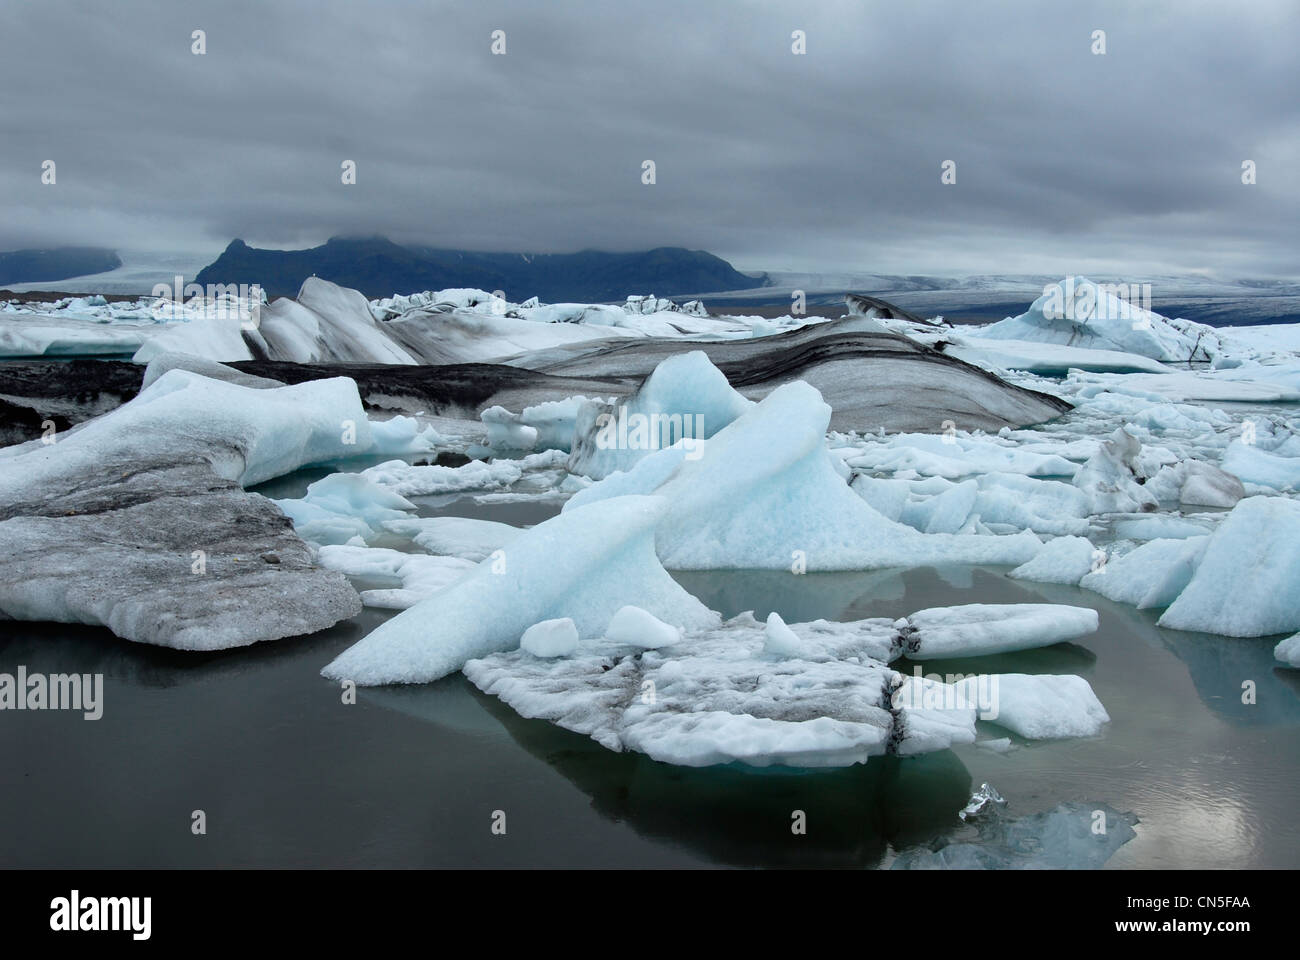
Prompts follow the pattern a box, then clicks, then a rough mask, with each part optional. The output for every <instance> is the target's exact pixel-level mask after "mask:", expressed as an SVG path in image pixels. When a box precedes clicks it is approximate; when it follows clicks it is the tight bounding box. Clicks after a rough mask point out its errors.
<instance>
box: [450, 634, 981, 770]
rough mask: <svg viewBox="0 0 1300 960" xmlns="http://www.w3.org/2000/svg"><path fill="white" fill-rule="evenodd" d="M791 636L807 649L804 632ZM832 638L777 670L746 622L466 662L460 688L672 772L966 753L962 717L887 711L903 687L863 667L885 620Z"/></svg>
mask: <svg viewBox="0 0 1300 960" xmlns="http://www.w3.org/2000/svg"><path fill="white" fill-rule="evenodd" d="M832 626H833V627H839V626H842V625H838V624H836V625H832ZM795 629H797V630H806V631H807V635H806V642H808V643H809V644H810V645H814V644H816V643H817V641H816V629H815V627H814V626H813V625H804V626H802V627H796V628H795ZM830 637H831V638H833V640H832V641H831V642H830V643H826V644H821V645H820V646H821V647H822V651H823V652H822V654H821V655H820V656H815V657H813V658H811V659H792V658H784V657H783V658H777V657H774V656H773V655H772V654H771V653H768V652H767V651H766V650H765V629H764V627H763V625H762V624H759V623H758V622H757V621H755V620H754V618H753V617H752V616H750V615H748V614H742V615H741V616H740V617H737V618H735V619H734V620H732V621H728V623H727V624H725V625H722V626H720V627H715V628H714V629H712V630H710V631H707V632H696V633H693V634H691V635H690V636H689V638H688V639H687V640H685V641H683V642H681V643H679V644H675V645H670V646H666V647H660V648H658V649H653V650H645V649H642V648H640V647H632V646H627V645H621V644H618V643H615V642H613V641H611V640H608V639H605V638H600V639H596V640H590V641H584V643H583V644H582V645H581V646H580V647H579V649H578V651H577V652H576V653H575V654H574V655H573V656H571V657H568V658H564V659H542V658H538V657H535V656H533V655H532V654H530V653H527V652H526V651H522V650H516V651H511V652H509V653H498V654H494V655H493V656H490V657H486V658H483V659H476V660H471V661H469V662H468V663H466V664H465V675H466V676H467V677H468V678H469V679H470V680H471V681H472V682H473V683H474V684H475V685H476V686H478V687H479V689H481V690H483V691H484V692H485V693H489V694H492V695H494V696H497V697H499V698H500V699H502V700H503V701H505V702H506V703H507V704H509V705H510V706H511V707H513V708H514V710H515V711H516V712H518V713H519V714H520V715H521V716H524V717H536V718H542V719H546V720H549V721H551V722H552V723H556V724H558V725H559V726H561V727H564V728H565V729H568V730H573V731H575V732H577V733H582V734H585V735H587V736H590V737H592V738H593V739H594V740H596V741H597V742H598V743H600V744H601V745H602V746H605V747H606V748H608V749H611V750H615V751H621V750H635V751H638V752H640V753H644V754H646V755H648V756H650V757H652V758H653V759H655V760H660V761H662V762H665V763H673V764H678V765H681V766H690V767H700V766H710V765H714V764H721V763H734V762H739V763H743V764H747V765H750V766H760V767H761V766H771V765H783V766H793V767H833V766H848V765H851V764H854V763H861V762H863V761H865V760H867V759H868V758H870V757H873V756H881V755H884V754H886V753H896V754H908V753H912V752H922V751H924V750H938V749H944V748H945V747H947V746H951V745H952V744H954V743H970V742H972V741H973V740H974V738H975V712H974V710H973V709H972V708H966V707H954V708H952V709H943V708H942V707H939V708H928V709H923V708H921V707H916V708H913V707H911V706H906V705H905V706H899V707H895V706H894V703H893V699H894V693H895V691H896V690H897V689H899V688H900V686H901V685H902V684H903V683H904V680H905V678H903V677H902V675H900V674H898V673H896V672H895V671H893V670H890V669H889V668H888V667H887V666H886V665H885V664H884V663H883V662H880V661H879V660H877V659H874V658H873V656H872V653H875V652H880V651H881V650H882V647H883V649H888V640H887V639H885V638H887V637H888V621H883V622H878V623H877V624H875V629H871V630H865V631H859V632H857V634H856V636H850V635H849V634H848V632H847V631H838V630H837V631H834V632H833V633H831V634H830ZM855 641H856V642H855ZM832 651H833V653H832ZM907 679H910V678H907ZM938 686H940V687H942V686H944V685H943V684H939V685H938ZM943 699H944V698H943V697H942V695H940V696H938V697H935V698H934V700H935V701H937V702H940V703H942V701H943ZM913 700H916V701H919V698H907V699H906V700H905V701H904V702H905V703H910V702H913Z"/></svg>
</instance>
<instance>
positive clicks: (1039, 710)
mask: <svg viewBox="0 0 1300 960" xmlns="http://www.w3.org/2000/svg"><path fill="white" fill-rule="evenodd" d="M990 681H991V682H990ZM982 684H986V685H988V686H989V687H990V688H991V689H992V691H993V699H994V709H993V710H992V711H991V712H990V713H991V715H990V714H988V713H984V712H981V714H980V719H981V720H991V721H993V722H995V723H998V724H1001V725H1002V726H1004V727H1006V728H1007V729H1008V730H1010V731H1011V732H1012V733H1017V734H1019V735H1020V736H1022V737H1024V738H1025V739H1026V740H1057V739H1062V738H1065V737H1091V736H1095V735H1096V734H1098V733H1100V732H1101V728H1102V727H1103V726H1104V725H1105V724H1107V723H1109V722H1110V716H1109V715H1108V714H1107V713H1106V708H1105V707H1103V706H1102V705H1101V701H1100V700H1098V699H1097V695H1096V694H1095V693H1093V692H1092V686H1091V685H1090V684H1089V683H1088V681H1087V680H1085V679H1083V677H1077V676H1062V675H1052V674H1025V673H998V674H992V675H991V676H989V677H988V678H987V679H986V678H985V677H984V676H977V677H967V678H965V679H964V680H959V681H957V683H956V684H955V686H956V687H957V688H958V689H959V690H960V691H961V692H962V694H963V695H964V696H965V697H967V698H971V699H972V701H973V700H974V698H975V697H976V696H977V693H978V691H979V690H980V689H982V687H981V685H982Z"/></svg>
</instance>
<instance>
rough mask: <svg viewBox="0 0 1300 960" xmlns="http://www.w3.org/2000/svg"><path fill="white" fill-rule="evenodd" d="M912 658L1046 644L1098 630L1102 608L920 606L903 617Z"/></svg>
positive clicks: (908, 653) (901, 627)
mask: <svg viewBox="0 0 1300 960" xmlns="http://www.w3.org/2000/svg"><path fill="white" fill-rule="evenodd" d="M895 626H896V627H897V628H898V629H899V632H900V635H901V636H902V638H903V640H904V643H905V646H904V653H905V654H906V656H907V657H908V659H911V660H939V659H943V658H946V657H960V656H983V655H985V654H990V653H1005V652H1007V651H1009V650H1028V649H1031V648H1033V647H1046V646H1050V645H1051V644H1053V643H1060V642H1061V641H1063V640H1073V639H1075V638H1077V637H1081V636H1083V635H1085V634H1089V633H1094V632H1096V630H1097V611H1096V610H1091V609H1089V608H1087V607H1070V606H1066V605H1064V604H1058V603H1014V604H1002V603H970V604H964V605H962V606H956V607H934V608H932V609H929V610H919V611H917V612H916V613H914V614H912V615H911V616H910V617H907V618H906V620H900V621H898V622H897V623H896V624H895Z"/></svg>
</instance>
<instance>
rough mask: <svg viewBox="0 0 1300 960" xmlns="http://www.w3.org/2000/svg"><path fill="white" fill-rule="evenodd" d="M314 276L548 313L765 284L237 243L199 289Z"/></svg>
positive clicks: (294, 282)
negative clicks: (475, 295) (470, 291)
mask: <svg viewBox="0 0 1300 960" xmlns="http://www.w3.org/2000/svg"><path fill="white" fill-rule="evenodd" d="M313 275H315V276H317V277H320V278H322V279H324V280H329V281H332V282H333V283H337V284H339V285H340V286H344V287H352V288H353V289H356V290H360V291H361V292H362V293H364V294H365V295H366V296H367V297H371V298H376V297H387V296H392V295H394V294H404V293H417V292H419V291H421V290H441V289H446V288H448V287H478V288H480V289H483V290H502V291H505V294H506V297H507V298H508V299H510V300H514V301H516V302H519V301H523V300H526V299H527V298H528V297H532V296H536V297H539V298H540V299H541V300H542V301H543V302H547V303H557V302H564V301H570V300H572V301H580V302H587V303H599V302H601V301H605V300H622V299H623V298H624V297H625V296H627V295H628V294H630V293H654V294H657V295H659V296H664V297H671V296H674V295H676V294H682V293H695V292H698V291H701V290H744V289H749V288H751V287H758V286H762V284H763V283H764V279H765V278H764V277H751V276H746V275H745V274H743V273H740V272H739V271H737V270H736V269H735V268H733V267H732V266H731V264H729V263H728V262H727V261H726V260H723V259H721V258H720V257H715V256H714V255H713V254H711V253H707V252H705V251H703V250H686V249H684V248H682V247H658V248H656V249H654V250H646V251H642V252H639V253H606V252H603V251H600V250H583V251H581V252H579V253H548V254H536V255H529V254H520V253H478V252H473V251H469V250H442V249H437V248H433V247H418V246H409V247H408V246H401V245H399V244H396V243H393V242H392V241H391V240H388V239H386V238H384V237H333V238H331V239H330V240H329V241H328V242H327V243H325V244H323V245H322V246H319V247H313V248H311V249H309V250H259V249H256V248H254V247H250V246H248V244H246V243H244V241H242V240H232V241H231V242H230V245H229V246H228V247H226V249H225V250H224V251H223V252H222V254H221V256H219V257H218V258H217V259H216V260H214V261H213V262H212V263H210V264H208V266H206V267H204V268H203V269H202V270H201V271H199V274H198V276H197V277H196V278H195V281H196V282H197V283H200V284H208V283H227V284H229V283H248V284H252V283H259V284H261V285H262V289H264V290H265V291H266V293H267V295H268V296H294V295H295V294H297V292H298V288H299V287H300V286H301V285H302V282H303V281H304V280H306V279H307V278H308V277H310V276H313Z"/></svg>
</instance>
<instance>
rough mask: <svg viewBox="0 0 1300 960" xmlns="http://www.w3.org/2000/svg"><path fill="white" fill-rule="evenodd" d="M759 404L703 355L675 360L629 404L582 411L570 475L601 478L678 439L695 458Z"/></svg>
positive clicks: (579, 411) (696, 353) (654, 375)
mask: <svg viewBox="0 0 1300 960" xmlns="http://www.w3.org/2000/svg"><path fill="white" fill-rule="evenodd" d="M753 406H754V402H753V401H752V400H747V399H745V398H744V397H742V396H741V395H740V394H739V393H737V392H736V391H735V390H733V389H732V388H731V384H729V383H728V382H727V378H726V377H725V376H723V375H722V373H721V371H719V370H718V368H717V367H715V366H714V365H713V364H712V363H710V362H709V358H708V355H707V354H705V353H703V352H702V351H699V350H694V351H691V352H690V353H683V354H678V355H677V356H673V357H669V358H668V359H666V360H664V361H663V362H662V363H660V364H659V365H658V366H657V367H655V369H654V371H653V372H652V373H651V374H650V376H648V377H647V378H646V380H645V382H644V383H643V384H641V387H640V388H639V389H638V390H637V391H636V393H634V394H632V396H630V397H628V398H627V399H626V400H624V401H621V402H617V403H609V404H595V403H589V404H585V405H583V406H581V407H579V408H578V409H577V419H576V424H575V428H574V433H573V442H572V450H573V453H572V455H571V456H570V457H569V463H568V468H569V472H570V473H576V474H580V475H583V476H587V477H591V478H592V479H593V480H600V479H602V478H604V477H607V476H609V475H610V474H611V473H614V472H616V471H626V470H629V469H630V468H631V467H632V466H634V465H635V464H636V462H637V461H638V460H641V459H642V458H643V457H645V456H646V455H647V454H649V453H652V452H654V451H656V450H661V449H667V448H669V447H672V446H673V445H674V444H676V443H677V442H678V441H682V442H683V447H684V449H685V451H686V452H687V454H690V453H692V452H694V451H695V449H696V448H695V444H696V443H697V442H698V441H701V440H707V439H708V438H709V437H712V436H713V435H714V434H716V433H717V432H718V431H719V430H721V429H722V428H723V427H726V426H727V425H728V424H730V423H731V422H732V421H734V420H735V419H736V418H737V417H739V416H741V415H742V414H744V413H746V412H747V411H748V410H749V409H751V408H752V407H753Z"/></svg>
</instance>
